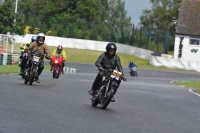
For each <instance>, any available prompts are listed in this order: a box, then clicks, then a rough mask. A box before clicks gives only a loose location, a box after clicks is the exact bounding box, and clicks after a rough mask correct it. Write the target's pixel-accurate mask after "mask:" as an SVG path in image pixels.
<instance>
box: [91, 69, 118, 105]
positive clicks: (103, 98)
mask: <svg viewBox="0 0 200 133" xmlns="http://www.w3.org/2000/svg"><path fill="white" fill-rule="evenodd" d="M98 70H99V71H100V72H102V73H103V78H102V82H100V83H99V85H98V87H97V89H96V91H95V95H94V96H92V97H91V98H90V99H91V100H92V106H93V107H96V106H97V105H98V104H100V108H101V109H105V108H106V107H107V106H108V105H109V103H110V102H111V99H112V98H113V96H114V95H115V93H116V91H117V88H118V86H119V83H120V82H121V79H122V78H121V75H122V73H121V72H118V71H116V70H113V69H112V68H110V69H109V70H105V69H98Z"/></svg>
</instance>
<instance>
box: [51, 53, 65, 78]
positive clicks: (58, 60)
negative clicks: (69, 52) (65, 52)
mask: <svg viewBox="0 0 200 133" xmlns="http://www.w3.org/2000/svg"><path fill="white" fill-rule="evenodd" d="M62 62H63V57H62V56H60V55H59V54H56V55H53V56H52V59H51V71H52V72H53V78H54V79H58V78H59V76H60V74H61V72H62Z"/></svg>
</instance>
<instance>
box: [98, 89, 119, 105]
mask: <svg viewBox="0 0 200 133" xmlns="http://www.w3.org/2000/svg"><path fill="white" fill-rule="evenodd" d="M114 94H115V93H114V91H113V87H112V88H111V89H110V91H109V92H108V93H107V94H105V95H104V96H103V97H102V99H101V104H100V107H101V109H105V108H106V107H107V106H108V104H109V103H110V101H111V99H112V97H113V95H114Z"/></svg>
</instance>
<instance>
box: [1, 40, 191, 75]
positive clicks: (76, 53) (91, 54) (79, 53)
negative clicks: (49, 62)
mask: <svg viewBox="0 0 200 133" xmlns="http://www.w3.org/2000/svg"><path fill="white" fill-rule="evenodd" d="M20 45H21V44H15V46H14V50H15V51H17V50H19V48H20ZM23 46H24V44H23ZM8 49H10V45H8ZM54 49H56V47H55V46H49V51H50V52H51V53H52V51H53V50H54ZM64 50H65V51H66V54H67V60H66V62H74V63H86V64H94V63H95V61H96V60H97V58H98V57H99V56H100V54H102V53H103V52H102V51H94V50H86V49H75V48H64ZM117 54H118V55H119V57H120V59H121V63H122V66H123V67H128V64H129V62H130V60H133V61H134V63H135V64H136V65H137V66H138V68H145V69H153V70H165V71H173V72H192V71H186V70H181V69H170V68H166V67H155V66H151V65H149V60H146V59H142V58H138V57H134V56H132V55H127V54H122V53H117ZM7 67H10V66H7ZM1 69H2V68H1V66H0V73H1V71H3V70H1ZM7 69H8V70H10V69H9V68H7ZM11 69H12V68H11ZM5 70H6V69H5ZM5 72H7V71H5Z"/></svg>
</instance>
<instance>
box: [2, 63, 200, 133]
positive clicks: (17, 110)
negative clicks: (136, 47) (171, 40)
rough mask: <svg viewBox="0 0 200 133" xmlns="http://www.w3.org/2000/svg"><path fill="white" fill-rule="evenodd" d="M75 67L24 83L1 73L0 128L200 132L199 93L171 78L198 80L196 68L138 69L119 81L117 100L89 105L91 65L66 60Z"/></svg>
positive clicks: (58, 132) (47, 132)
mask: <svg viewBox="0 0 200 133" xmlns="http://www.w3.org/2000/svg"><path fill="white" fill-rule="evenodd" d="M66 66H67V67H70V68H76V70H77V72H76V73H65V74H63V75H61V76H60V78H59V79H53V78H52V73H51V72H50V71H44V72H43V73H42V74H41V76H40V80H41V83H39V84H38V83H35V82H34V83H33V85H32V86H29V85H25V84H23V80H22V79H21V77H20V76H19V75H17V74H9V75H0V133H199V132H200V126H199V125H200V111H199V110H200V104H199V103H200V97H199V96H197V95H195V94H193V93H191V92H189V91H188V89H187V88H184V87H179V86H176V85H173V84H171V83H170V82H171V81H173V80H199V74H186V73H175V72H162V71H156V70H154V71H153V70H143V69H138V75H139V77H138V78H136V77H130V76H129V70H128V69H127V68H124V73H125V76H126V78H127V80H128V81H127V82H126V83H125V82H123V81H122V83H121V85H120V87H119V89H118V91H117V93H116V95H115V99H116V101H117V102H116V103H110V105H109V106H108V107H107V109H106V110H102V109H100V108H98V107H96V108H94V107H92V106H91V101H90V100H89V95H88V93H87V91H88V90H89V89H90V87H91V84H92V82H93V80H94V78H95V76H96V74H97V69H96V67H95V66H94V65H88V64H77V63H66Z"/></svg>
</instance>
